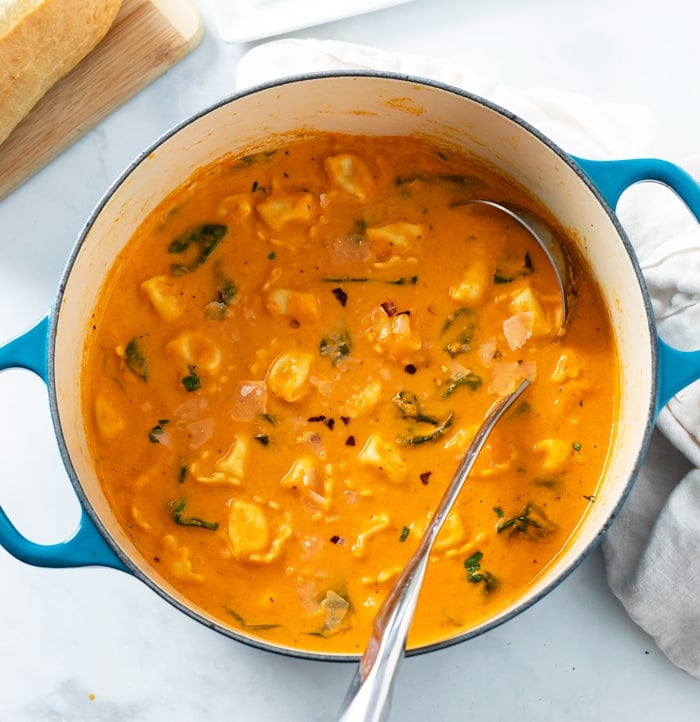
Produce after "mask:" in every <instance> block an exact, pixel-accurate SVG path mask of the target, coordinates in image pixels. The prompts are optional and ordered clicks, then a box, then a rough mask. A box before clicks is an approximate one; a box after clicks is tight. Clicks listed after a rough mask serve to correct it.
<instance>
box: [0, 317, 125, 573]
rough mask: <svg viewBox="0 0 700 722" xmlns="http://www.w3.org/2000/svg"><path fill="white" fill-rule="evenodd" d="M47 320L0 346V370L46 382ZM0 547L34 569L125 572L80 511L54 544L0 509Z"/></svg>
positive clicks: (93, 526)
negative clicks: (34, 536)
mask: <svg viewBox="0 0 700 722" xmlns="http://www.w3.org/2000/svg"><path fill="white" fill-rule="evenodd" d="M48 331H49V317H48V316H45V317H44V318H43V319H41V321H39V323H37V324H36V325H35V326H33V327H32V328H30V329H29V330H28V331H26V332H25V333H24V334H22V335H21V336H18V337H17V338H15V339H14V340H12V341H10V342H8V343H6V344H5V345H3V346H0V370H4V369H8V368H25V369H29V370H30V371H33V372H34V373H35V374H37V375H38V376H40V377H41V378H42V379H43V380H44V383H48ZM0 544H2V546H3V547H4V548H5V549H6V550H7V551H8V552H9V553H10V554H12V556H14V557H16V558H17V559H19V560H20V561H23V562H26V563H27V564H33V565H34V566H38V567H83V566H91V565H99V566H105V567H112V568H113V569H121V570H123V571H128V570H127V568H126V567H125V566H124V564H122V562H121V561H120V560H119V558H118V557H117V555H116V554H115V553H114V552H113V551H112V549H111V548H110V547H109V546H108V545H107V542H106V541H105V540H104V538H103V537H102V536H101V534H100V533H99V532H98V531H97V528H96V527H95V525H94V524H93V523H92V520H91V519H90V517H89V516H88V514H87V512H86V511H85V510H84V509H83V510H82V513H81V516H80V522H79V524H78V528H77V529H76V531H75V533H74V534H73V536H71V537H70V539H67V540H66V541H63V542H59V543H58V544H36V543H35V542H33V541H30V540H29V539H27V538H26V537H24V536H23V535H22V534H21V533H20V532H19V531H18V530H17V528H16V527H15V526H14V525H13V524H12V522H11V521H10V519H9V518H8V516H7V514H6V513H5V511H4V510H3V508H2V506H0Z"/></svg>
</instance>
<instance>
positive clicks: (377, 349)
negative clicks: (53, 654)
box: [81, 134, 618, 654]
mask: <svg viewBox="0 0 700 722" xmlns="http://www.w3.org/2000/svg"><path fill="white" fill-rule="evenodd" d="M472 198H487V199H492V200H497V201H502V202H510V203H514V204H517V205H520V206H524V207H530V208H532V209H533V210H534V211H535V212H538V213H540V214H541V213H542V211H541V209H538V208H537V207H536V206H533V203H532V201H531V200H530V199H529V198H528V196H527V195H526V194H525V193H524V192H522V191H521V190H519V189H517V188H516V187H514V186H513V185H512V184H510V183H507V182H505V181H504V180H503V179H501V178H499V177H497V176H495V175H494V174H492V173H491V172H489V171H488V170H487V169H485V168H483V167H481V166H480V165H478V164H476V163H475V162H474V161H472V160H467V159H465V158H463V157H461V156H460V155H459V154H458V153H457V152H455V151H454V150H453V149H450V148H443V147H437V146H436V145H434V144H433V143H432V142H430V141H428V140H426V139H419V138H408V137H365V136H349V135H341V134H327V135H318V136H314V137H311V138H303V139H296V140H292V139H287V140H286V141H285V142H283V143H280V144H278V145H276V146H275V147H271V148H270V149H269V150H268V151H266V152H256V153H254V154H252V155H249V156H246V157H231V158H224V159H222V160H220V161H219V162H217V163H215V164H213V165H211V166H210V167H207V168H204V169H202V170H200V171H198V172H197V173H195V174H194V175H193V177H192V178H191V179H190V180H189V181H188V182H187V183H186V184H185V185H183V186H182V187H181V188H179V189H178V190H177V191H175V192H174V193H173V194H172V195H170V196H169V197H168V198H166V199H165V200H164V201H163V202H162V203H161V204H160V205H159V206H158V207H157V208H156V209H155V210H154V211H153V212H152V213H150V214H149V215H148V217H147V218H145V219H144V221H143V223H142V225H141V226H140V227H139V228H138V230H137V231H136V232H135V234H134V235H133V237H132V239H131V240H130V242H129V243H128V244H127V246H126V247H125V248H124V249H123V251H122V253H121V254H120V256H119V257H118V259H117V261H116V263H115V264H114V266H113V268H112V270H111V272H110V273H109V275H108V278H107V280H106V283H105V285H104V287H103V289H102V291H101V296H100V299H99V302H98V304H97V307H96V308H95V310H94V313H93V318H92V325H91V326H90V328H89V330H88V332H87V333H88V340H87V344H86V349H85V356H84V370H83V382H82V391H81V393H82V402H83V407H84V417H85V420H86V432H87V435H88V441H89V445H90V449H91V453H92V455H93V457H94V460H95V466H96V471H97V474H98V476H99V479H100V482H101V484H102V487H103V488H104V492H105V495H106V497H107V499H108V500H109V503H110V504H111V506H112V508H113V511H114V514H115V516H116V518H117V520H118V521H119V523H120V524H121V525H122V527H123V529H124V530H125V532H126V533H127V534H128V536H129V537H130V538H131V539H132V540H133V542H134V544H135V545H136V547H137V548H138V549H139V550H140V552H141V553H142V555H143V557H144V559H145V560H147V562H148V564H149V565H150V566H152V568H153V569H154V570H155V573H156V574H157V575H158V576H159V577H160V578H161V579H163V580H164V581H165V583H166V584H167V585H171V587H172V588H174V589H176V590H178V592H179V593H180V594H182V595H184V596H185V597H186V598H187V599H189V600H191V602H192V604H193V605H194V606H195V608H199V609H201V610H203V612H204V613H205V614H206V615H208V616H209V617H210V618H211V619H214V620H216V621H217V623H218V624H221V625H224V626H226V627H228V628H231V629H235V630H237V631H239V632H240V633H241V634H242V635H244V636H247V637H253V638H257V639H260V640H263V641H264V642H265V643H268V644H274V645H282V646H284V647H290V648H294V649H296V650H307V651H312V652H321V653H329V654H355V653H359V652H361V651H362V650H363V648H364V646H365V644H366V641H367V639H368V636H369V631H370V627H371V623H372V620H373V618H374V616H375V614H376V612H377V610H378V608H379V606H380V604H381V602H382V600H383V598H384V596H385V595H386V593H387V591H388V589H389V588H390V587H391V585H392V583H393V582H394V580H395V579H396V576H397V575H398V573H399V572H400V570H401V568H402V565H403V563H404V562H405V560H406V559H407V557H408V556H409V555H410V554H411V552H412V551H413V550H414V549H415V547H416V546H417V543H418V541H419V539H420V537H421V534H422V532H423V530H424V528H425V526H426V524H427V522H428V520H429V519H430V516H431V514H432V513H433V511H434V509H435V508H436V506H437V503H438V500H439V498H440V496H441V495H442V493H443V491H444V489H445V487H446V485H447V483H448V482H449V480H450V478H451V477H452V475H453V473H454V472H455V470H456V468H457V466H458V464H459V461H460V459H461V456H462V455H463V453H464V451H465V450H466V447H467V445H468V443H469V442H470V441H471V439H472V437H473V435H474V433H475V431H476V429H477V428H478V426H479V424H480V423H481V421H482V420H483V418H484V416H485V414H486V413H487V411H488V409H489V408H490V407H491V405H492V403H493V402H494V400H495V399H496V398H497V397H498V396H501V395H505V394H507V393H509V392H510V391H512V390H514V388H515V387H516V386H517V384H518V383H519V382H520V381H521V380H522V379H523V378H524V377H527V378H529V379H531V381H532V383H531V385H530V387H529V388H528V389H527V391H526V392H525V394H524V395H523V396H522V397H521V400H520V401H519V402H518V403H517V404H516V405H515V407H514V408H513V409H512V410H511V411H509V412H508V414H507V415H506V416H505V417H504V419H503V420H502V421H501V422H500V424H499V425H498V427H497V428H496V430H495V431H494V432H493V433H492V435H491V437H490V438H489V441H488V442H487V445H486V446H485V448H484V450H483V451H482V453H481V454H480V456H479V458H478V460H477V463H476V465H475V467H474V470H473V472H472V474H471V475H470V478H469V479H468V480H467V482H466V484H465V488H464V490H463V492H462V494H461V496H460V498H459V500H458V502H457V504H456V505H455V507H454V509H453V511H452V512H451V514H450V515H449V517H448V519H447V521H446V523H445V526H444V527H443V529H442V531H441V533H440V536H439V538H438V540H437V542H436V544H435V546H434V548H433V551H432V554H431V560H430V564H429V566H428V571H427V575H426V580H425V584H424V588H423V591H422V594H421V598H420V601H419V605H418V609H417V612H416V617H415V620H414V623H413V626H412V629H411V633H410V637H409V646H411V647H416V646H422V645H427V644H432V643H435V642H438V641H442V640H445V639H449V638H451V637H454V636H456V635H460V634H463V633H464V632H465V631H467V630H469V629H471V628H473V627H475V626H476V625H479V624H481V623H483V622H484V621H485V620H487V619H489V618H492V617H493V616H494V615H496V614H498V613H499V612H501V611H502V610H503V609H505V608H506V607H507V606H508V605H509V604H511V603H512V602H513V600H514V599H516V598H517V597H518V596H519V595H521V594H522V593H523V592H524V591H525V590H527V588H528V587H529V586H530V585H531V584H532V582H533V580H534V579H536V578H537V577H538V575H540V574H541V573H542V572H543V570H544V569H546V568H547V567H548V565H550V564H551V562H552V560H553V559H555V558H556V556H557V554H558V553H560V551H561V550H562V549H563V548H565V546H566V544H567V541H568V540H569V539H570V538H571V536H572V534H573V533H574V532H575V530H576V527H577V526H578V525H579V524H580V522H581V520H582V518H583V517H584V516H585V514H586V511H587V509H588V508H589V507H590V505H591V504H592V503H594V502H595V495H596V492H597V487H598V484H599V479H600V477H601V474H602V472H603V469H604V467H605V465H606V457H607V454H608V451H609V447H610V441H611V437H612V433H613V427H614V421H615V418H614V408H615V399H616V396H617V394H618V361H617V355H616V350H615V346H614V342H613V338H612V331H611V326H610V322H609V319H608V317H607V314H606V310H605V308H604V306H603V303H602V300H601V296H600V294H599V292H598V289H597V288H596V286H595V284H594V283H593V282H592V280H591V278H590V275H589V273H588V270H587V269H586V267H585V265H583V264H581V263H576V258H575V257H574V258H573V261H574V265H575V272H576V278H575V283H576V286H575V287H576V298H575V303H574V304H573V310H572V312H571V315H570V319H569V321H568V323H567V328H566V332H565V333H563V334H559V333H558V330H559V327H560V323H561V313H562V309H561V305H560V300H559V294H558V288H557V285H556V277H555V275H554V273H553V270H552V268H551V267H550V265H549V263H548V261H547V259H546V257H545V256H544V254H543V252H542V250H541V249H540V248H539V247H538V245H537V244H536V242H535V241H534V240H533V239H532V237H531V236H530V235H529V234H528V233H527V232H526V231H525V230H524V229H523V228H522V227H520V226H519V225H518V224H517V223H515V222H513V221H512V220H510V219H509V218H508V217H507V216H505V215H504V214H501V213H499V212H497V211H494V210H492V209H489V208H486V207H483V206H475V205H469V204H467V203H466V201H468V200H469V199H472Z"/></svg>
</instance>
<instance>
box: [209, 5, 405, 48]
mask: <svg viewBox="0 0 700 722" xmlns="http://www.w3.org/2000/svg"><path fill="white" fill-rule="evenodd" d="M407 2H411V0H354V2H349V1H348V0H216V1H215V2H214V3H213V6H214V12H215V15H216V23H217V27H218V30H219V35H220V36H221V39H222V40H224V42H227V43H240V42H248V41H251V40H258V39H260V38H266V37H271V36H273V35H281V34H283V33H286V32H289V31H292V30H299V29H301V28H308V27H311V26H312V25H320V24H321V23H328V22H331V21H333V20H340V19H341V18H347V17H350V16H352V15H362V14H364V13H368V12H371V11H373V10H381V9H382V8H387V7H391V6H393V5H403V4H404V3H407Z"/></svg>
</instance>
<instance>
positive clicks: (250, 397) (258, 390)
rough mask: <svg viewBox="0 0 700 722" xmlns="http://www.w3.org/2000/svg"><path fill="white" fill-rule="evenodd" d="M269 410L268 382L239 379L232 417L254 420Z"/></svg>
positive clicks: (235, 419) (240, 419) (239, 419)
mask: <svg viewBox="0 0 700 722" xmlns="http://www.w3.org/2000/svg"><path fill="white" fill-rule="evenodd" d="M266 411H267V384H266V383H265V382H264V381H239V382H238V384H237V385H236V389H235V394H234V399H233V407H232V409H231V418H232V419H233V420H234V421H252V420H253V419H254V418H256V417H257V416H260V415H261V414H264V413H265V412H266Z"/></svg>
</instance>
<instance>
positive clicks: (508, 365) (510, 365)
mask: <svg viewBox="0 0 700 722" xmlns="http://www.w3.org/2000/svg"><path fill="white" fill-rule="evenodd" d="M536 375H537V364H536V362H535V361H522V362H520V361H495V362H494V363H493V364H492V365H491V385H490V386H489V388H488V392H489V393H490V394H497V395H498V396H507V395H508V394H510V393H513V391H515V389H516V388H517V387H518V384H519V383H520V382H521V381H523V380H524V379H529V380H530V381H532V380H533V379H534V378H535V376H536Z"/></svg>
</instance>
